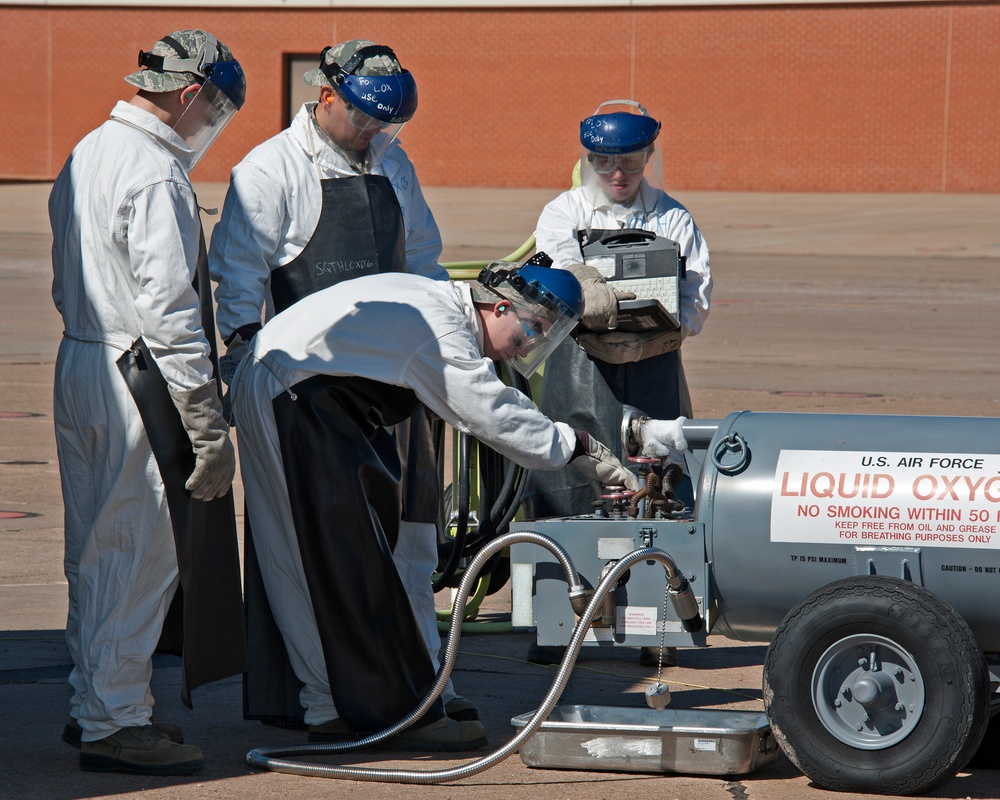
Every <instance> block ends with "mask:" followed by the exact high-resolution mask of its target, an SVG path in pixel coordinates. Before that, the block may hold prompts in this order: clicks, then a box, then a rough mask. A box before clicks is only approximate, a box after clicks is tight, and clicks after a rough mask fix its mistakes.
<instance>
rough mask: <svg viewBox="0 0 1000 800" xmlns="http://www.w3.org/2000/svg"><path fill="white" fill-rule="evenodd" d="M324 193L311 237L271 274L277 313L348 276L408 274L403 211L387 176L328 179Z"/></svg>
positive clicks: (323, 189) (321, 182) (325, 182)
mask: <svg viewBox="0 0 1000 800" xmlns="http://www.w3.org/2000/svg"><path fill="white" fill-rule="evenodd" d="M320 189H321V190H322V192H323V205H322V208H321V210H320V214H319V221H318V222H317V223H316V230H315V231H313V235H312V237H311V238H310V239H309V242H308V243H307V244H306V246H305V248H303V250H302V252H301V253H299V254H298V255H297V256H296V257H295V258H293V259H292V260H291V261H289V262H288V263H287V264H285V265H284V266H282V267H278V268H277V269H275V270H272V272H271V298H272V300H273V301H274V311H275V313H280V312H282V311H284V310H285V309H286V308H288V307H289V306H291V305H293V304H294V303H297V302H298V301H299V300H301V299H302V298H303V297H306V296H308V295H310V294H312V293H313V292H316V291H319V290H320V289H326V288H327V287H329V286H334V285H336V284H338V283H340V282H341V281H346V280H348V279H350V278H360V277H361V276H362V275H377V274H379V273H380V272H406V235H405V230H404V227H403V212H402V211H401V210H400V208H399V200H397V199H396V193H395V192H394V191H393V189H392V185H391V184H390V183H389V179H388V178H386V177H383V176H382V175H352V176H350V177H347V178H330V179H327V180H322V181H320Z"/></svg>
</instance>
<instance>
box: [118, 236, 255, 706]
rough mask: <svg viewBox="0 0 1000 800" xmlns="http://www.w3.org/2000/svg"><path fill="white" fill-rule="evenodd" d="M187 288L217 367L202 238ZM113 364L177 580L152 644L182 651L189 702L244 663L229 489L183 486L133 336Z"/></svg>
mask: <svg viewBox="0 0 1000 800" xmlns="http://www.w3.org/2000/svg"><path fill="white" fill-rule="evenodd" d="M194 288H195V291H197V292H198V296H199V299H200V301H201V324H202V327H203V328H204V331H205V335H206V337H207V338H208V341H209V344H210V345H211V348H212V352H211V358H212V365H213V367H214V369H215V372H216V374H218V360H217V353H216V348H215V319H214V317H213V315H212V293H211V284H210V283H209V277H208V259H207V257H206V253H205V240H204V237H202V240H201V250H200V252H199V256H198V265H197V269H196V272H195V280H194ZM117 363H118V369H119V370H120V372H121V374H122V377H123V378H124V379H125V383H126V384H127V385H128V388H129V392H131V394H132V398H133V399H134V400H135V404H136V406H137V407H138V409H139V415H140V417H141V418H142V424H143V427H144V428H145V429H146V436H147V437H148V438H149V443H150V446H151V447H152V450H153V455H154V457H155V458H156V465H157V467H158V468H159V471H160V477H161V478H162V480H163V485H164V489H165V492H166V497H167V507H168V508H169V510H170V521H171V524H172V526H173V530H174V542H175V544H176V547H177V565H178V569H179V571H180V586H179V587H178V589H177V593H176V594H175V596H174V599H173V602H172V604H171V607H170V611H169V612H168V614H167V619H166V621H165V622H164V625H163V631H162V634H161V636H160V642H159V645H158V646H157V651H158V652H166V653H172V654H174V655H180V656H181V657H182V658H183V665H182V669H181V676H182V677H181V699H182V700H183V701H184V704H185V705H186V706H188V708H190V707H191V692H192V691H193V690H194V689H197V688H198V687H199V686H203V685H205V684H206V683H210V682H212V681H216V680H220V679H222V678H227V677H229V676H231V675H238V674H239V673H241V672H245V671H246V668H247V650H246V639H245V636H244V628H243V592H242V585H241V580H240V554H239V543H238V540H237V532H236V514H235V511H234V507H233V493H232V491H229V492H227V493H226V495H225V496H224V497H220V498H218V499H216V500H212V501H209V502H203V501H200V500H195V499H194V498H192V497H191V493H190V492H189V491H188V490H187V489H185V488H184V483H185V482H186V481H187V479H188V478H189V477H190V475H191V472H192V471H193V470H194V464H195V458H194V452H193V451H192V449H191V440H190V439H189V438H188V435H187V433H186V431H185V430H184V424H183V423H182V422H181V418H180V414H179V413H178V412H177V408H176V406H175V405H174V403H173V400H172V399H171V397H170V392H169V391H168V390H167V382H166V381H165V380H164V378H163V376H162V375H161V374H160V370H159V368H158V367H157V366H156V362H155V361H154V360H153V357H152V355H151V354H150V352H149V349H148V348H147V347H146V343H145V342H144V341H143V340H142V339H141V338H139V339H137V340H136V341H135V343H134V344H133V345H132V348H131V349H130V350H128V351H127V352H126V353H124V354H123V355H122V356H121V357H120V358H119V359H118V362H117Z"/></svg>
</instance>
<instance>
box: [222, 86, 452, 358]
mask: <svg viewBox="0 0 1000 800" xmlns="http://www.w3.org/2000/svg"><path fill="white" fill-rule="evenodd" d="M315 106H316V103H314V102H313V103H306V104H305V105H303V106H302V108H301V109H299V112H298V114H296V115H295V119H293V120H292V124H291V125H290V126H289V127H288V128H286V129H285V130H283V131H282V132H281V133H279V134H277V135H276V136H273V137H272V138H270V139H268V140H267V141H266V142H263V143H262V144H260V145H258V146H257V147H256V148H254V149H253V150H251V151H250V153H248V154H247V156H246V157H245V158H244V159H243V160H242V161H241V162H240V163H239V164H237V165H236V166H235V167H234V168H233V171H232V175H231V177H230V185H229V192H228V194H227V196H226V203H225V207H224V209H223V212H222V219H220V220H219V223H218V225H216V227H215V230H214V231H213V233H212V248H211V252H210V255H209V268H210V270H211V273H212V280H214V281H216V282H217V283H218V288H217V289H216V292H215V299H216V302H217V303H218V311H217V315H216V321H217V324H218V327H219V334H220V335H221V336H222V338H223V339H225V338H227V337H228V336H229V335H230V334H231V333H232V332H233V331H235V330H236V329H237V328H239V327H241V326H243V325H247V324H250V323H254V322H260V321H261V311H262V310H263V312H264V319H265V320H266V319H268V318H270V317H271V316H272V315H273V308H272V304H271V294H270V286H269V278H270V272H271V270H273V269H275V268H277V267H281V266H284V265H285V264H288V263H289V262H290V261H292V260H293V259H294V258H295V257H296V256H298V255H299V253H301V252H302V250H303V249H304V248H305V246H306V244H308V242H309V240H310V239H311V238H312V235H313V232H314V231H315V230H316V223H317V222H318V221H319V216H320V209H321V207H322V192H321V190H320V184H319V182H320V179H321V178H322V179H324V180H325V179H328V178H338V177H341V178H343V177H350V176H352V175H356V174H358V173H357V171H356V170H355V169H354V168H353V167H352V166H351V165H350V164H349V163H348V162H347V160H346V159H345V158H344V157H343V155H342V154H341V153H340V151H339V150H337V149H336V148H335V147H334V146H333V145H332V143H331V142H330V140H329V138H328V137H327V136H326V134H325V133H324V132H323V130H322V129H321V128H320V127H319V125H318V124H317V123H316V118H315V116H314V115H313V109H314V108H315ZM373 174H376V175H384V176H385V177H386V178H388V179H389V182H390V183H391V184H392V188H393V189H394V190H395V192H396V198H397V199H398V200H399V206H400V209H401V210H402V212H403V224H404V227H405V231H406V267H407V271H408V272H410V273H413V274H416V275H425V276H427V277H430V278H434V279H436V280H447V279H448V273H447V271H446V270H445V269H444V268H443V267H442V266H441V265H440V264H439V263H438V259H439V258H440V256H441V234H440V233H439V231H438V227H437V223H436V222H435V221H434V216H433V215H432V214H431V210H430V208H429V207H428V206H427V203H426V201H425V200H424V196H423V192H421V190H420V184H419V182H418V181H417V176H416V173H415V171H414V169H413V164H411V163H410V160H409V158H407V156H406V153H405V152H403V148H402V147H400V146H399V144H398V143H396V142H394V143H393V144H392V145H390V147H389V149H388V150H387V151H386V153H385V154H384V155H383V156H382V158H381V159H380V161H379V163H378V164H377V165H376V167H375V169H374V170H373Z"/></svg>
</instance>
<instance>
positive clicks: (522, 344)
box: [479, 254, 583, 378]
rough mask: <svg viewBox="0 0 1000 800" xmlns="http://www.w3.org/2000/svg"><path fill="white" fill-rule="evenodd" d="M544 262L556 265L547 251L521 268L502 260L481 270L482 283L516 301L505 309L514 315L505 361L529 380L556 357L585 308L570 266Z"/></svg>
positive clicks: (501, 296)
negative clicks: (558, 348) (561, 267)
mask: <svg viewBox="0 0 1000 800" xmlns="http://www.w3.org/2000/svg"><path fill="white" fill-rule="evenodd" d="M540 256H541V258H540ZM543 261H548V262H549V263H551V261H549V259H548V257H547V256H545V255H544V254H539V255H537V256H535V257H534V258H532V259H531V260H530V261H528V262H527V263H526V264H525V265H524V266H522V267H520V268H519V267H518V265H517V264H513V263H510V262H506V261H496V262H494V263H492V264H491V265H490V266H488V267H486V268H485V269H484V270H483V271H482V272H480V273H479V282H480V283H481V284H482V285H483V287H485V289H486V290H487V291H488V293H491V294H493V295H495V297H496V299H497V300H506V301H508V302H509V303H510V308H509V309H508V310H507V311H505V312H504V313H505V314H512V315H513V316H512V318H511V320H510V325H511V334H510V347H509V350H508V351H507V354H505V358H504V361H505V362H506V363H507V364H509V365H510V367H511V368H512V369H515V370H517V371H518V372H519V373H521V375H523V376H524V377H525V378H530V377H531V376H532V375H533V374H534V373H535V371H536V370H537V369H538V368H539V367H540V366H541V365H542V362H544V361H545V359H547V358H548V357H549V356H550V355H552V352H553V351H554V350H555V349H556V348H557V347H558V346H559V345H560V344H561V343H562V341H563V339H565V338H566V337H567V336H568V335H569V333H570V331H572V330H573V328H575V327H576V325H577V323H578V322H579V321H580V315H581V313H582V311H583V291H582V289H581V288H580V283H579V281H577V279H576V278H575V277H574V276H573V275H572V274H571V273H569V272H567V271H566V270H561V269H552V268H550V267H546V266H540V263H542V262H543ZM532 262H535V263H532ZM481 296H485V295H481Z"/></svg>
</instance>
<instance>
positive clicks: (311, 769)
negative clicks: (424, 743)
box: [247, 531, 684, 785]
mask: <svg viewBox="0 0 1000 800" xmlns="http://www.w3.org/2000/svg"><path fill="white" fill-rule="evenodd" d="M519 542H530V543H533V544H537V545H540V546H541V547H544V548H545V549H547V550H549V551H550V552H551V553H552V554H553V555H555V557H556V558H557V559H558V561H559V563H560V564H561V565H562V568H563V571H564V572H565V574H566V582H567V583H568V584H569V586H570V594H571V595H574V596H576V597H580V596H581V594H582V593H584V592H586V590H584V589H583V586H582V584H581V583H580V581H579V580H578V578H577V572H576V569H575V568H574V567H573V564H572V562H571V561H570V558H569V554H568V553H567V552H566V551H565V549H563V547H562V546H561V545H560V544H559V543H558V542H556V541H554V540H553V539H550V538H549V537H548V536H545V535H543V534H540V533H537V532H535V531H515V532H513V533H507V534H504V535H503V536H499V537H497V538H496V539H494V540H493V541H492V542H490V543H489V544H487V545H485V546H484V547H483V549H482V550H481V551H480V552H479V553H478V554H477V555H476V557H475V559H473V561H472V564H470V565H469V568H468V569H467V570H466V573H465V577H464V578H463V579H462V583H461V585H460V586H459V588H458V594H457V596H456V599H455V604H454V605H455V608H464V607H465V602H466V600H467V598H468V595H469V590H470V588H471V586H472V584H473V582H474V581H475V580H476V577H477V576H478V575H479V571H480V569H481V568H482V565H483V564H484V563H485V562H486V560H487V559H489V558H490V556H491V555H492V554H493V553H495V552H498V551H499V550H501V549H503V548H505V547H509V546H510V545H512V544H516V543H519ZM640 561H658V562H659V563H661V564H663V566H664V569H665V570H666V573H667V578H668V582H669V583H671V584H672V585H673V584H677V583H679V582H681V581H683V579H684V576H683V575H682V574H681V572H680V570H679V569H678V568H677V565H676V563H675V562H674V560H673V559H672V558H671V557H670V556H669V555H668V554H667V553H665V552H663V551H662V550H658V549H656V548H652V547H645V548H642V549H640V550H635V551H634V552H632V553H629V554H628V555H627V556H625V557H624V558H622V559H621V560H620V561H619V562H618V563H617V564H616V565H615V567H614V568H613V569H612V570H611V571H610V572H609V573H608V574H607V575H605V576H604V578H603V579H602V580H601V582H600V584H599V585H598V587H597V589H596V590H595V591H594V594H593V596H592V597H590V601H589V603H588V604H587V607H586V610H585V611H584V612H583V614H582V615H581V617H580V620H579V622H577V625H576V628H575V629H574V630H573V636H572V638H571V639H570V643H569V646H568V647H567V648H566V653H565V654H564V655H563V659H562V662H561V663H560V665H559V671H558V672H557V673H556V677H555V679H554V680H553V682H552V686H551V687H550V688H549V691H548V693H547V694H546V695H545V699H544V700H543V701H542V704H541V705H540V706H539V708H538V710H537V711H535V714H534V716H532V718H531V720H530V721H529V722H528V724H527V725H526V726H525V727H524V728H523V730H521V731H520V733H518V734H517V735H516V736H515V737H514V738H513V739H511V740H510V741H509V742H507V744H506V745H504V746H503V747H501V748H500V749H499V750H496V751H494V752H493V753H490V754H489V755H487V756H484V757H483V758H479V759H476V760H475V761H470V762H469V763H467V764H462V765H459V766H457V767H451V768H448V769H439V770H410V769H378V768H372V767H334V766H326V765H321V764H308V763H305V762H303V761H295V760H292V758H291V757H293V756H302V755H326V754H330V753H343V752H348V751H353V750H361V749H364V748H366V747H370V746H371V745H373V744H376V743H377V742H381V741H383V740H384V739H388V738H389V737H391V736H395V735H396V734H397V733H399V732H401V731H403V730H405V729H406V728H408V727H409V726H410V725H412V724H413V723H414V722H415V721H416V720H418V719H420V717H422V716H423V715H424V714H425V713H426V711H427V709H429V708H430V707H431V705H433V703H434V701H435V700H436V699H437V698H438V696H439V695H440V694H441V691H442V690H443V689H444V686H445V684H446V683H447V682H448V676H449V675H450V674H451V671H452V668H453V667H454V665H455V661H456V659H457V658H458V642H459V639H460V638H461V632H462V618H461V615H460V614H453V615H452V620H451V628H450V629H449V632H448V644H447V647H446V648H445V657H444V663H443V664H442V665H441V668H440V669H439V670H438V677H437V680H436V681H435V683H434V686H433V687H431V689H430V691H429V692H428V693H427V695H426V696H425V697H424V699H423V700H422V701H421V703H420V705H419V706H417V708H416V709H415V710H414V711H412V712H411V713H410V714H408V715H407V716H406V717H405V718H404V719H402V720H401V721H400V722H398V723H396V724H395V725H393V726H392V727H391V728H386V730H384V731H380V732H379V733H374V734H372V735H370V736H366V737H365V738H363V739H358V740H356V741H351V742H345V743H343V744H340V743H338V744H304V745H296V746H294V747H259V748H256V749H254V750H251V751H250V752H249V753H247V763H248V764H250V766H252V767H257V768H259V769H266V770H270V771H271V772H284V773H288V774H290V775H305V776H310V777H318V778H339V779H343V780H354V781H368V782H374V783H410V784H418V785H429V784H436V783H447V782H449V781H455V780H460V779H462V778H468V777H471V776H473V775H478V774H479V773H480V772H483V771H485V770H487V769H489V768H490V767H493V766H496V765H497V764H499V763H500V762H501V761H503V760H504V759H506V758H507V757H508V756H510V755H511V754H512V753H515V752H517V749H518V748H519V747H520V746H521V744H522V743H523V742H524V741H526V740H527V739H528V738H529V737H530V736H533V735H534V733H535V731H536V730H538V728H539V727H540V726H541V724H542V723H543V722H544V721H545V720H546V718H547V717H548V715H549V713H550V712H551V711H552V709H553V708H554V707H555V705H556V703H557V702H558V701H559V697H560V696H561V695H562V693H563V690H564V689H565V688H566V682H567V681H568V680H569V675H570V672H571V671H572V669H573V666H574V665H575V664H576V659H577V657H578V656H579V654H580V648H581V647H582V646H583V640H584V637H585V636H586V634H587V630H588V628H589V627H590V623H591V621H592V620H593V618H594V616H595V614H596V613H597V611H598V609H599V608H600V606H601V602H602V600H603V598H604V595H606V594H607V593H608V592H609V591H613V590H614V587H615V586H616V585H617V583H618V580H619V578H621V576H622V575H623V574H624V573H625V572H626V571H627V570H628V569H629V568H630V567H632V566H633V565H635V564H636V563H638V562H640ZM588 594H589V593H588Z"/></svg>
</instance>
